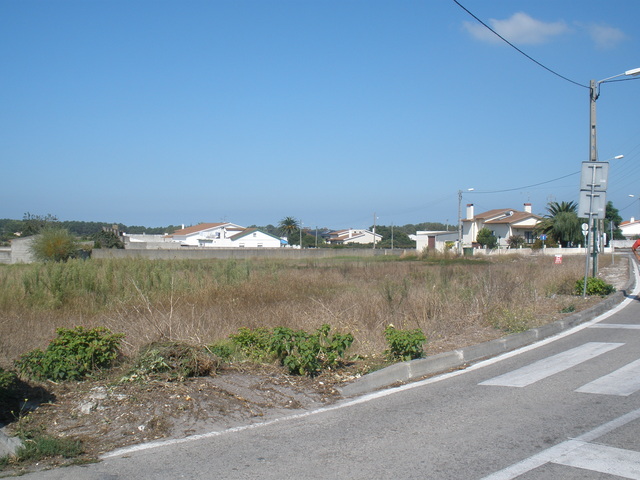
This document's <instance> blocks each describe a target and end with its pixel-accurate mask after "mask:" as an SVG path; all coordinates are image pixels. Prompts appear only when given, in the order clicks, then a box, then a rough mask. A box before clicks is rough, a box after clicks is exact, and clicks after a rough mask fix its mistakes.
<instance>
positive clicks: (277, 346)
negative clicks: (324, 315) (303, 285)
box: [270, 323, 353, 375]
mask: <svg viewBox="0 0 640 480" xmlns="http://www.w3.org/2000/svg"><path fill="white" fill-rule="evenodd" d="M330 331H331V326H330V325H329V324H326V323H325V324H324V325H322V326H321V327H320V328H318V329H317V330H316V331H315V333H308V332H305V331H304V330H298V331H294V330H291V329H290V328H286V327H277V328H274V329H273V334H272V337H271V345H270V350H271V351H272V352H273V353H274V354H275V355H276V356H277V357H278V358H279V359H280V361H281V363H282V365H284V366H286V367H287V368H288V369H289V373H294V374H299V375H317V374H318V373H319V372H320V371H322V370H324V369H325V368H330V367H333V366H335V365H337V364H338V363H339V362H340V359H341V358H342V356H343V355H344V353H345V351H346V350H347V349H348V348H349V347H350V346H351V344H352V343H353V335H351V334H350V333H345V334H341V333H334V334H330Z"/></svg>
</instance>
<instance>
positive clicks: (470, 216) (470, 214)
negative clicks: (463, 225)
mask: <svg viewBox="0 0 640 480" xmlns="http://www.w3.org/2000/svg"><path fill="white" fill-rule="evenodd" d="M473 213H474V212H473V203H467V220H473Z"/></svg>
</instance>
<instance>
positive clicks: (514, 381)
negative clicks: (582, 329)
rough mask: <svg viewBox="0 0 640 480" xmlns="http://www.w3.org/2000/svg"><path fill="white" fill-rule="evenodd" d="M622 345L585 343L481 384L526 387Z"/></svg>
mask: <svg viewBox="0 0 640 480" xmlns="http://www.w3.org/2000/svg"><path fill="white" fill-rule="evenodd" d="M622 345H624V343H603V342H589V343H585V344H584V345H581V346H579V347H576V348H572V349H570V350H567V351H565V352H562V353H559V354H557V355H553V356H551V357H547V358H545V359H543V360H540V361H537V362H534V363H532V364H530V365H527V366H526V367H522V368H519V369H517V370H514V371H512V372H509V373H505V374H504V375H500V376H498V377H494V378H492V379H489V380H486V381H484V382H481V383H480V385H491V386H502V387H526V386H527V385H531V384H532V383H535V382H537V381H539V380H542V379H544V378H547V377H550V376H551V375H555V374H556V373H560V372H563V371H565V370H568V369H569V368H572V367H575V366H576V365H579V364H580V363H582V362H586V361H587V360H591V359H592V358H595V357H597V356H598V355H602V354H603V353H606V352H609V351H611V350H614V349H616V348H618V347H620V346H622Z"/></svg>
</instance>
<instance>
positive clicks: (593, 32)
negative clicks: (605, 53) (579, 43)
mask: <svg viewBox="0 0 640 480" xmlns="http://www.w3.org/2000/svg"><path fill="white" fill-rule="evenodd" d="M585 28H586V29H587V32H588V33H589V35H590V36H591V39H592V40H593V41H594V43H595V44H596V47H598V48H599V49H602V50H606V49H609V48H613V47H615V46H616V45H617V44H618V43H620V42H621V41H623V40H624V39H626V38H627V36H626V35H625V34H624V33H623V32H622V30H620V29H618V28H615V27H610V26H608V25H595V24H591V25H587V26H586V27H585Z"/></svg>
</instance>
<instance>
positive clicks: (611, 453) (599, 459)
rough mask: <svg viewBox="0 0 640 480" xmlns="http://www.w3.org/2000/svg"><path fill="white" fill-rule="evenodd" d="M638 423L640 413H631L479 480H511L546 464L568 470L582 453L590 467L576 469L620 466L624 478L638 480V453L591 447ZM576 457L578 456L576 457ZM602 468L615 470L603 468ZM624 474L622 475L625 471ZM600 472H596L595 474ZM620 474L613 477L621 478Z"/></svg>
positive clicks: (639, 460) (585, 464)
mask: <svg viewBox="0 0 640 480" xmlns="http://www.w3.org/2000/svg"><path fill="white" fill-rule="evenodd" d="M639 419H640V409H638V410H633V411H631V412H629V413H626V414H625V415H622V416H621V417H618V418H615V419H614V420H611V421H610V422H607V423H605V424H603V425H600V426H599V427H596V428H594V429H593V430H591V431H589V432H586V433H584V434H582V435H580V436H579V437H578V438H574V439H572V440H567V441H565V442H562V443H559V444H558V445H555V446H553V447H551V448H548V449H546V450H543V451H541V452H538V453H537V454H535V455H533V456H531V457H529V458H525V459H524V460H522V461H520V462H518V463H514V464H513V465H510V466H508V467H506V468H504V469H502V470H499V471H497V472H494V473H492V474H491V475H488V476H486V477H484V478H483V479H482V480H514V479H515V478H517V477H519V476H521V475H524V474H526V473H527V472H530V471H532V470H535V469H536V468H539V467H542V466H543V465H545V464H546V463H558V464H562V465H567V466H569V462H579V461H580V460H579V459H575V458H574V457H575V455H573V454H572V452H574V451H578V452H579V451H582V453H583V455H585V456H589V457H591V460H589V462H590V463H587V461H584V462H583V463H582V464H581V465H576V466H577V467H579V468H582V469H585V470H596V468H604V467H603V465H606V464H607V463H615V462H621V463H622V464H624V465H623V467H624V468H625V469H627V470H628V471H630V472H631V476H627V477H626V478H632V479H640V473H639V472H640V453H638V452H635V451H630V450H621V449H618V448H613V447H607V448H596V444H594V443H591V442H595V441H598V439H600V438H601V437H602V436H603V435H606V434H608V433H610V432H613V431H614V430H617V429H618V428H621V427H624V426H625V425H627V424H629V423H631V422H635V421H637V420H639ZM577 455H579V454H577ZM606 468H615V467H612V466H607V467H606ZM627 470H625V471H627ZM596 471H600V470H596ZM622 473H623V471H622V469H621V470H620V473H616V474H615V475H618V476H622V477H624V475H622Z"/></svg>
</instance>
